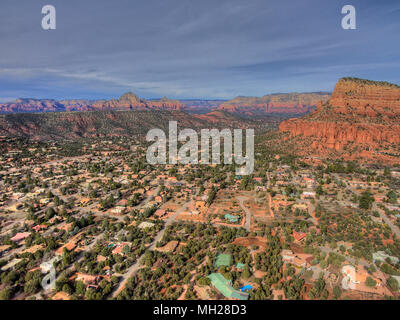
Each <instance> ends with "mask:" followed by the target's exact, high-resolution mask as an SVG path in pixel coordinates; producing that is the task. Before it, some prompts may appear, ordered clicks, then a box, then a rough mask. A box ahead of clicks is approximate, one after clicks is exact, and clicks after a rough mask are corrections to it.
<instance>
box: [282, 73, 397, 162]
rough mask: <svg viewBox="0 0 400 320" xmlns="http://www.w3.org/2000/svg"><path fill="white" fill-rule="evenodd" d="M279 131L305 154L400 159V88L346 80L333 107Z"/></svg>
mask: <svg viewBox="0 0 400 320" xmlns="http://www.w3.org/2000/svg"><path fill="white" fill-rule="evenodd" d="M279 130H280V131H281V132H286V133H288V136H289V138H287V139H295V140H296V141H297V143H296V144H297V145H298V146H299V150H298V152H299V153H301V154H317V155H331V156H332V155H336V156H341V157H344V158H349V159H358V158H360V159H361V160H362V158H363V159H364V160H368V159H369V160H372V159H379V158H385V160H387V159H386V158H390V157H392V158H393V159H392V160H393V161H399V159H398V158H397V157H396V154H397V153H398V148H397V147H396V145H398V144H400V87H399V86H397V85H394V84H390V83H387V82H376V81H369V80H362V79H354V78H343V79H340V80H339V82H338V83H337V84H336V86H335V90H334V92H333V94H332V98H331V99H330V100H329V101H328V102H327V103H322V102H321V103H319V104H318V105H317V109H316V110H315V111H314V112H313V113H311V114H309V115H308V116H306V117H304V118H301V119H290V120H287V121H284V122H282V123H281V124H280V126H279ZM396 148H397V149H396ZM396 150H397V151H396ZM361 155H362V156H361Z"/></svg>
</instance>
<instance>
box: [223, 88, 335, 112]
mask: <svg viewBox="0 0 400 320" xmlns="http://www.w3.org/2000/svg"><path fill="white" fill-rule="evenodd" d="M329 97H330V94H328V93H319V92H317V93H286V94H271V95H265V96H263V97H260V98H257V97H237V98H235V99H233V100H230V101H227V102H225V103H223V104H221V105H220V106H219V109H220V110H225V111H227V112H231V113H238V114H245V115H257V114H263V115H265V114H267V115H268V114H306V113H308V112H310V111H311V110H313V109H314V108H315V107H316V105H317V103H318V102H319V101H324V102H325V101H327V100H328V99H329Z"/></svg>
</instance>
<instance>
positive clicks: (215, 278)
mask: <svg viewBox="0 0 400 320" xmlns="http://www.w3.org/2000/svg"><path fill="white" fill-rule="evenodd" d="M208 278H209V279H210V280H211V284H212V285H213V286H214V287H215V288H216V289H217V290H218V291H219V292H221V293H222V294H223V295H224V297H226V298H230V299H237V300H248V299H249V294H248V293H246V292H241V291H239V290H236V289H235V288H233V287H232V281H231V280H228V279H226V278H225V277H224V276H223V275H222V274H220V273H212V274H210V275H209V276H208Z"/></svg>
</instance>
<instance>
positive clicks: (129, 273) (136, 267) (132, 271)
mask: <svg viewBox="0 0 400 320" xmlns="http://www.w3.org/2000/svg"><path fill="white" fill-rule="evenodd" d="M190 202H191V201H188V202H186V203H185V204H184V205H183V206H182V207H181V208H180V209H179V210H177V211H176V212H175V213H174V214H173V215H172V216H170V217H168V219H167V220H165V224H164V227H163V228H162V229H161V230H160V231H159V232H158V234H157V235H156V236H155V237H154V240H153V241H152V242H151V243H150V244H149V245H148V246H147V248H148V249H149V250H154V249H155V247H156V244H157V242H158V241H160V240H161V239H162V237H163V236H164V233H165V229H166V228H167V227H168V226H169V225H170V224H171V223H173V222H174V221H175V219H176V217H177V216H178V215H179V214H180V213H181V212H182V211H184V210H185V209H186V207H187V206H188V205H189V203H190ZM143 256H144V253H143V254H142V255H141V256H139V257H138V258H137V260H136V262H135V263H134V264H133V265H132V266H131V267H130V268H129V269H128V270H127V271H126V272H125V273H124V274H123V275H122V278H121V280H120V282H119V284H118V285H117V286H116V287H115V288H114V290H113V292H112V294H111V297H112V298H116V297H117V296H118V295H119V294H120V293H121V291H122V290H123V289H124V287H125V285H126V283H127V281H128V279H129V278H131V277H132V276H133V275H134V274H135V273H136V272H137V271H138V270H139V269H141V268H142V267H143V266H142V264H141V260H142V257H143Z"/></svg>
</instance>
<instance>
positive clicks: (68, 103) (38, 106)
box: [0, 92, 184, 113]
mask: <svg viewBox="0 0 400 320" xmlns="http://www.w3.org/2000/svg"><path fill="white" fill-rule="evenodd" d="M183 108H184V104H182V103H181V102H179V101H177V100H170V99H168V98H165V97H164V98H162V99H160V100H149V101H146V100H145V99H140V98H139V97H138V96H137V95H135V94H133V93H132V92H127V93H125V94H123V95H122V96H121V97H120V98H119V99H111V100H96V101H89V100H80V99H78V100H61V101H56V100H46V99H43V100H42V99H17V100H15V101H14V102H9V103H3V104H0V113H19V112H57V111H58V112H59V111H96V110H97V111H99V110H152V109H156V110H182V109H183Z"/></svg>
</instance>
